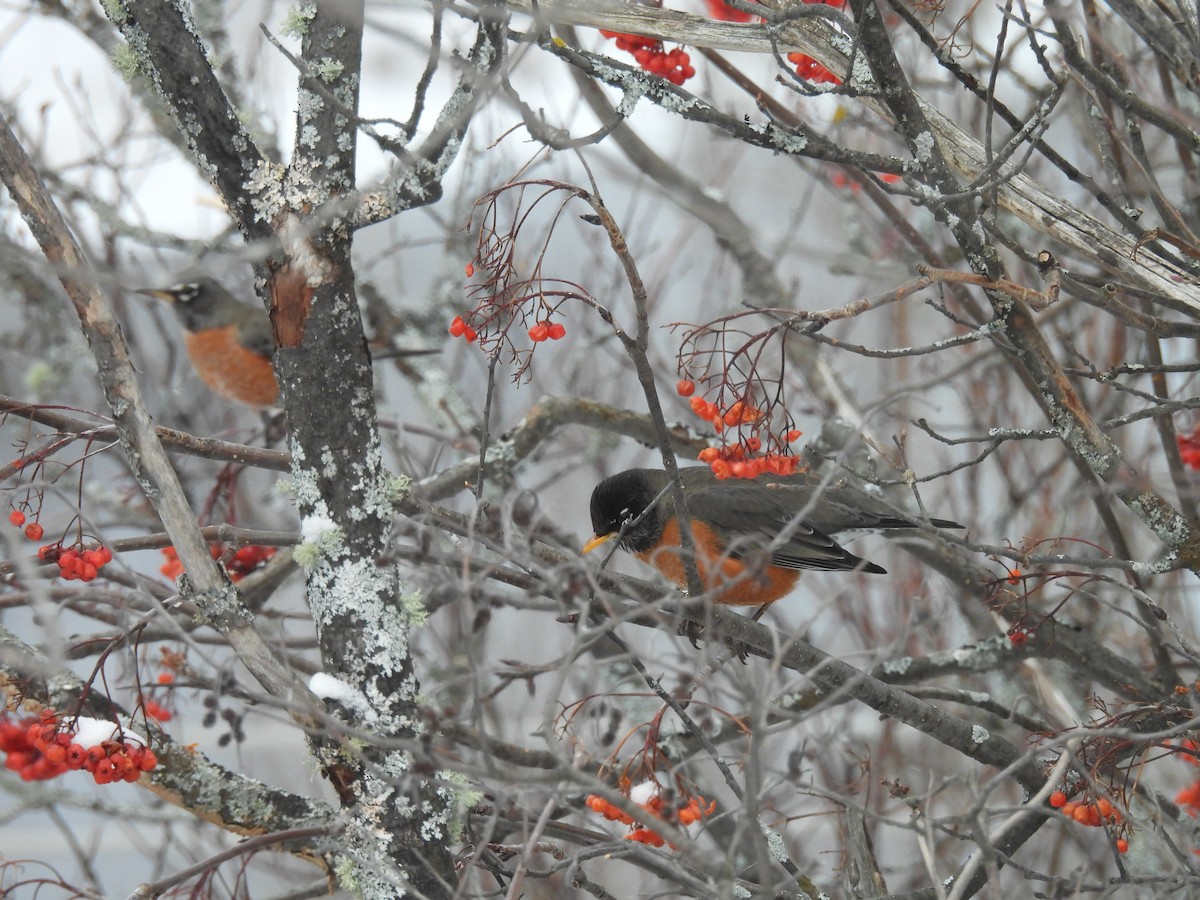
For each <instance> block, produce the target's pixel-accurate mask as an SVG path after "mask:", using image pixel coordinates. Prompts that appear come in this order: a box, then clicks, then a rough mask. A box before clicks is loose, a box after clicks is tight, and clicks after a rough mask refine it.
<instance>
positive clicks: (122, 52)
mask: <svg viewBox="0 0 1200 900" xmlns="http://www.w3.org/2000/svg"><path fill="white" fill-rule="evenodd" d="M112 62H113V68H114V69H116V70H117V73H118V74H119V75H120V76H121V77H122V78H124V79H125V80H126V81H132V80H133V79H134V78H136V77H137V76H138V75H140V74H141V72H142V62H141V60H140V59H138V56H137V54H136V53H134V52H133V51H132V50H130V49H129V45H128V44H117V45H116V46H115V47H113V53H112Z"/></svg>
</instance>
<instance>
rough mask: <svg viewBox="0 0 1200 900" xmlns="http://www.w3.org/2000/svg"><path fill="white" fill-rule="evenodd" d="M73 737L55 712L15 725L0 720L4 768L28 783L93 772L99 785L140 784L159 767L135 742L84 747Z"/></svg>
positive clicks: (118, 742)
mask: <svg viewBox="0 0 1200 900" xmlns="http://www.w3.org/2000/svg"><path fill="white" fill-rule="evenodd" d="M73 738H74V733H73V732H71V731H70V730H67V729H64V728H62V727H61V726H60V723H59V721H58V716H57V714H56V713H54V712H53V711H49V710H48V711H46V712H43V713H42V714H41V715H40V716H37V717H33V718H27V719H21V720H19V721H16V722H13V721H10V720H9V719H8V718H7V717H5V718H3V719H0V751H3V752H4V753H6V754H7V758H6V759H5V761H4V765H5V768H8V769H11V770H12V771H14V772H16V773H17V774H18V775H20V776H21V778H22V779H23V780H25V781H45V780H47V779H50V778H57V777H58V776H59V775H61V774H63V773H64V772H68V771H73V770H79V769H84V770H86V771H88V772H91V773H92V778H93V779H95V781H96V784H110V783H112V782H114V781H137V780H138V778H139V777H140V776H141V774H142V773H143V772H149V771H150V770H151V769H153V768H154V767H155V766H157V765H158V757H157V756H156V755H155V754H154V751H153V750H151V749H150V748H149V747H143V746H142V745H141V744H140V743H137V742H135V741H112V740H110V741H104V742H102V743H100V744H97V745H95V746H92V747H84V746H82V745H80V744H78V743H76V742H75V741H74V740H73Z"/></svg>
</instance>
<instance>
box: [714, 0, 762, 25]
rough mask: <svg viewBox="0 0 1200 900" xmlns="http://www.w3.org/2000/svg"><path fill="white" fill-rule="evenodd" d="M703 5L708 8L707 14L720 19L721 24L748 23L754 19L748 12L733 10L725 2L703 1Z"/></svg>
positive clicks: (722, 0)
mask: <svg viewBox="0 0 1200 900" xmlns="http://www.w3.org/2000/svg"><path fill="white" fill-rule="evenodd" d="M704 5H705V6H707V7H708V14H709V15H710V16H711V17H712V18H714V19H720V20H721V21H722V22H749V21H750V20H751V19H753V18H755V16H753V15H751V14H750V13H748V12H742V11H741V10H740V9H734V8H733V7H732V6H730V5H729V4H728V3H726V2H725V0H704Z"/></svg>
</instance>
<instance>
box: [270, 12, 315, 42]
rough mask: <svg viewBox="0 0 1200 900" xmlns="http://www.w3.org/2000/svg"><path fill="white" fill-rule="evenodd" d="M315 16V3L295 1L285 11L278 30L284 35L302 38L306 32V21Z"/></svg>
mask: <svg viewBox="0 0 1200 900" xmlns="http://www.w3.org/2000/svg"><path fill="white" fill-rule="evenodd" d="M316 17H317V4H315V3H297V4H296V5H295V6H293V7H292V8H291V9H289V10H288V11H287V14H286V15H285V16H284V18H283V25H282V26H281V27H280V29H279V30H280V32H282V33H283V34H284V36H285V37H290V38H302V37H304V36H305V35H306V34H308V23H309V22H311V21H312V20H313V19H315V18H316Z"/></svg>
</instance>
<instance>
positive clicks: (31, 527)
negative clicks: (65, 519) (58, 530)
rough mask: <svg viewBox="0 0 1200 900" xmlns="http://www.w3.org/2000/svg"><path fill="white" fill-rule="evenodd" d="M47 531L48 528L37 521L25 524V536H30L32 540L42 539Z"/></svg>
mask: <svg viewBox="0 0 1200 900" xmlns="http://www.w3.org/2000/svg"><path fill="white" fill-rule="evenodd" d="M45 533H46V529H44V528H43V527H42V526H41V525H39V524H38V523H37V522H30V523H29V524H28V525H26V526H25V537H27V538H29V540H31V541H40V540H41V539H42V535H43V534H45Z"/></svg>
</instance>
